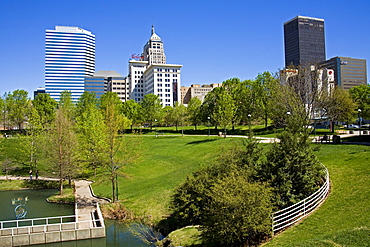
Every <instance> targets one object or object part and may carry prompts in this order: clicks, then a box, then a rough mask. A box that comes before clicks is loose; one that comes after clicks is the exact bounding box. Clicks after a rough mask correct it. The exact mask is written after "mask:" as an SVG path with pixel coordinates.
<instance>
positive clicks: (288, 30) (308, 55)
mask: <svg viewBox="0 0 370 247" xmlns="http://www.w3.org/2000/svg"><path fill="white" fill-rule="evenodd" d="M284 46H285V67H288V66H290V65H294V66H299V65H303V66H304V65H309V64H316V63H319V62H323V61H325V60H326V55H325V33H324V20H323V19H319V18H313V17H305V16H297V17H295V18H293V19H292V20H290V21H287V22H285V23H284Z"/></svg>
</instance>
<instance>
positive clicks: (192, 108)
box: [187, 97, 202, 130]
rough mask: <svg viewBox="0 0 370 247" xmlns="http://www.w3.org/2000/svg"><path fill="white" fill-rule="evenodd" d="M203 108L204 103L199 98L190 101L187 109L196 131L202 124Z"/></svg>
mask: <svg viewBox="0 0 370 247" xmlns="http://www.w3.org/2000/svg"><path fill="white" fill-rule="evenodd" d="M201 106H202V101H201V100H200V99H199V98H197V97H193V98H191V99H190V101H189V104H188V107H187V111H188V116H189V121H190V122H191V124H192V125H194V128H195V130H197V126H198V125H199V124H200V123H201V122H202V119H201Z"/></svg>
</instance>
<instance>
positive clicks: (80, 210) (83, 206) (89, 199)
mask: <svg viewBox="0 0 370 247" xmlns="http://www.w3.org/2000/svg"><path fill="white" fill-rule="evenodd" d="M74 183H75V197H76V204H75V214H76V216H77V219H76V221H77V222H84V221H86V222H85V223H80V225H81V224H92V222H91V221H90V220H94V219H95V216H94V213H95V212H96V207H97V205H96V203H99V204H102V203H108V202H109V201H108V200H107V199H102V198H98V197H96V196H94V195H93V193H92V191H91V187H90V184H92V182H91V181H87V180H75V181H74ZM81 226H82V225H81ZM83 227H88V226H83ZM90 227H91V226H90Z"/></svg>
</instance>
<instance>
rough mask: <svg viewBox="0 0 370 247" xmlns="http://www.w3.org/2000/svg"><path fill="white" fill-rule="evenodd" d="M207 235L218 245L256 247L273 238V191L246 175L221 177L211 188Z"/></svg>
mask: <svg viewBox="0 0 370 247" xmlns="http://www.w3.org/2000/svg"><path fill="white" fill-rule="evenodd" d="M210 197H211V198H212V199H211V200H210V204H209V205H208V206H207V208H206V210H204V211H203V212H202V213H203V214H204V216H203V217H204V220H203V224H202V226H203V236H204V237H205V238H206V239H207V240H208V241H209V242H211V243H212V244H214V245H216V246H255V245H258V244H259V243H260V242H261V241H262V240H263V239H264V238H266V237H268V236H270V235H271V214H272V208H273V206H272V203H271V191H270V189H269V188H268V187H266V186H265V185H263V184H258V183H249V182H247V181H246V180H245V177H243V176H238V175H236V176H232V177H231V176H230V177H225V178H220V179H218V180H216V181H214V183H213V184H212V187H211V189H210Z"/></svg>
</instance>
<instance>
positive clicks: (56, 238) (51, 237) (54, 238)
mask: <svg viewBox="0 0 370 247" xmlns="http://www.w3.org/2000/svg"><path fill="white" fill-rule="evenodd" d="M45 235H46V237H45V242H46V243H54V242H60V241H61V237H60V232H47V233H46V234H45Z"/></svg>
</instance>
